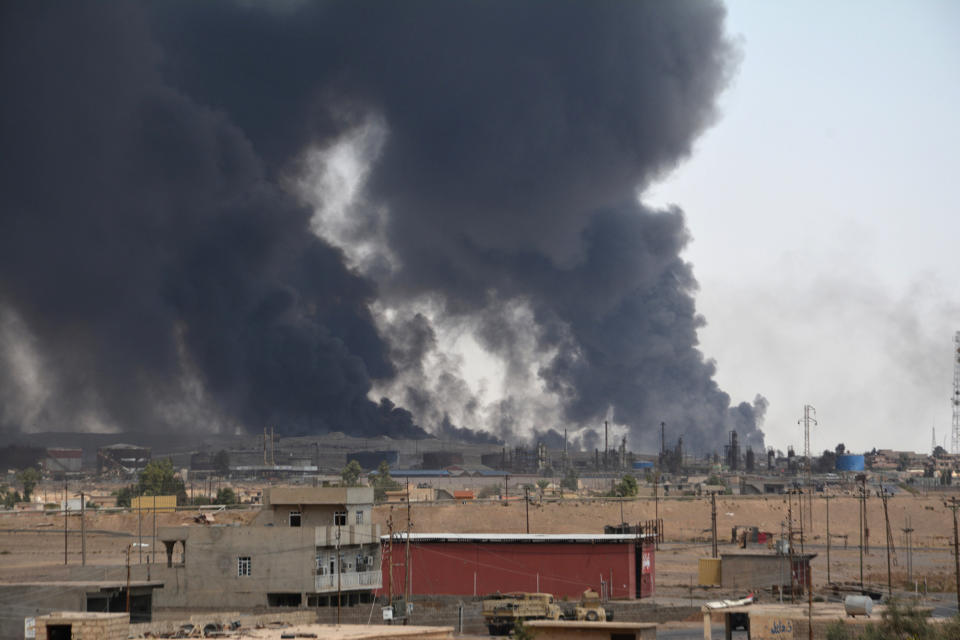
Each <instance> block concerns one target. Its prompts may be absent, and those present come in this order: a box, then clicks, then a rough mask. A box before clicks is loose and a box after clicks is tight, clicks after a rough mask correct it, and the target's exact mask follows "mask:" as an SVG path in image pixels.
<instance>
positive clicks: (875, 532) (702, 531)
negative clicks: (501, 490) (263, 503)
mask: <svg viewBox="0 0 960 640" xmlns="http://www.w3.org/2000/svg"><path fill="white" fill-rule="evenodd" d="M621 506H622V508H623V519H624V520H626V521H627V522H637V521H640V520H647V519H652V518H653V517H654V513H655V510H656V507H655V505H654V501H653V499H647V498H638V499H635V500H625V501H624V502H623V503H622V505H621V504H620V503H619V502H618V501H616V500H599V499H597V500H587V499H584V500H567V501H562V502H549V501H547V502H544V503H543V504H542V505H540V504H531V505H530V506H529V519H530V531H531V532H532V533H587V532H602V531H603V525H604V524H612V523H616V522H619V521H620V519H621V518H620V510H621ZM793 507H794V520H795V522H797V520H798V511H797V505H796V502H794V503H793ZM867 510H868V525H869V528H870V546H871V549H870V554H869V555H866V556H865V558H864V578H865V580H867V581H868V582H875V583H885V582H886V554H885V527H884V520H883V509H882V504H881V502H880V500H879V499H875V498H872V499H870V500H869V501H868V508H867ZM391 512H392V515H393V520H394V525H395V527H397V528H402V526H403V525H402V523H403V522H404V519H405V517H406V509H405V508H404V507H403V506H399V505H397V506H393V507H391V506H389V505H381V506H378V507H376V508H375V510H374V521H375V522H377V523H379V524H380V525H381V527H382V530H383V532H384V533H386V530H387V528H386V521H387V518H388V516H389V515H390V514H391ZM195 513H196V512H195V511H182V512H178V513H173V514H158V515H157V523H156V524H157V526H158V527H161V526H178V525H192V524H193V515H194V514H195ZM254 513H255V511H253V510H249V509H248V510H229V511H224V512H220V513H217V514H216V516H215V517H216V520H217V522H218V523H224V524H226V523H246V522H249V521H250V520H251V519H252V518H253V515H254ZM889 513H890V525H891V529H892V531H893V534H894V538H893V541H894V545H895V548H896V551H897V553H896V556H895V557H896V560H897V566H894V567H893V571H894V580H895V581H899V582H900V583H902V584H903V586H906V584H905V583H906V564H907V562H906V550H905V547H904V545H903V534H902V532H901V529H903V528H904V527H905V525H906V522H907V519H908V518H909V520H910V522H911V524H912V526H913V528H914V529H915V532H914V534H913V545H914V553H913V564H914V577H915V579H917V580H918V581H919V582H920V585H921V588H922V581H923V579H924V578H926V579H927V581H928V586H929V588H930V589H931V590H942V589H951V588H952V585H953V558H952V554H951V552H950V543H951V540H952V531H953V528H952V527H953V521H952V518H951V513H950V510H949V509H947V508H946V507H945V506H944V505H943V498H942V497H936V498H934V497H920V496H911V495H898V496H896V497H893V498H891V499H890V500H889ZM659 514H660V517H661V518H663V520H664V527H665V532H666V538H667V541H668V544H666V545H664V548H663V549H661V551H660V553H659V554H658V557H657V582H658V586H659V587H661V588H662V589H665V588H683V587H688V586H689V585H690V584H691V583H695V582H696V573H697V559H698V558H700V557H706V556H708V555H709V554H710V544H709V535H710V534H709V529H710V502H709V500H707V499H704V498H670V499H666V500H664V499H661V500H660V503H659ZM812 515H813V529H812V535H811V530H809V529H808V530H807V531H806V534H805V548H806V549H807V550H809V551H813V552H815V553H817V554H818V556H817V558H816V559H815V560H814V564H813V566H814V580H815V582H817V583H823V582H825V581H826V577H827V567H826V564H827V563H826V501H825V500H824V499H822V498H817V499H815V500H814V507H813V514H812ZM786 519H787V501H786V498H785V497H784V496H758V497H738V496H721V497H719V498H718V499H717V531H718V538H719V540H720V543H721V547H720V551H721V553H722V552H723V551H724V550H733V549H734V546H733V545H731V544H730V530H731V527H733V526H737V525H740V526H757V527H759V528H760V529H761V530H763V531H772V532H776V533H779V531H780V526H781V522H785V521H786ZM68 521H69V534H68V561H69V563H70V564H71V565H75V564H79V563H80V517H79V514H75V515H71V516H70V517H69V518H68ZM412 521H413V527H414V531H416V532H454V533H456V532H478V533H484V532H524V531H526V526H527V509H526V507H525V505H524V504H523V502H522V501H512V502H510V503H509V505H507V506H504V505H503V503H500V502H492V501H478V502H472V503H467V504H460V503H455V504H451V503H422V504H421V503H414V504H413V505H412ZM63 523H64V518H63V516H62V515H44V514H42V513H4V514H0V580H12V579H27V578H30V577H34V576H37V575H39V574H42V573H48V572H50V571H54V572H55V571H56V570H57V567H62V566H63V557H64V556H63V551H64V534H63ZM197 526H200V525H197ZM86 530H87V565H88V566H96V565H120V564H123V563H124V561H125V556H124V554H125V550H126V548H127V547H128V545H130V543H131V542H136V541H137V540H138V539H139V538H138V519H137V515H136V514H135V513H98V512H95V511H88V513H87V516H86ZM140 531H141V532H142V537H143V541H144V543H146V544H149V543H151V536H152V531H153V516H152V515H150V514H145V515H144V516H143V519H142V521H141V522H140ZM830 531H831V533H832V534H834V535H837V534H839V535H844V534H846V535H847V536H848V544H847V548H846V549H843V541H842V540H840V539H837V538H834V539H833V545H832V547H833V548H832V550H831V567H830V569H831V578H832V579H833V580H834V581H838V580H839V581H853V580H859V552H858V549H857V536H858V517H857V501H856V500H855V499H854V498H851V497H845V496H840V497H835V498H833V499H831V501H830ZM149 553H150V547H144V548H143V562H147V561H148V559H149ZM140 560H141V557H140V552H139V550H137V549H135V550H134V551H133V556H132V562H133V563H134V564H139V562H140ZM158 560H161V561H162V560H163V559H162V558H158Z"/></svg>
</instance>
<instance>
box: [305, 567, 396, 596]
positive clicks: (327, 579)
mask: <svg viewBox="0 0 960 640" xmlns="http://www.w3.org/2000/svg"><path fill="white" fill-rule="evenodd" d="M382 583H383V576H382V574H381V573H380V572H379V571H350V572H347V573H341V574H340V590H341V591H349V590H352V589H379V588H380V587H381V586H382ZM316 587H317V592H318V593H319V592H322V591H336V590H337V574H335V573H334V574H327V575H323V576H317V581H316Z"/></svg>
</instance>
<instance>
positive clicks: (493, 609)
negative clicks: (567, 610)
mask: <svg viewBox="0 0 960 640" xmlns="http://www.w3.org/2000/svg"><path fill="white" fill-rule="evenodd" d="M562 617H563V611H561V609H560V607H558V606H557V605H556V603H554V601H553V596H552V595H550V594H549V593H502V594H501V593H496V594H494V595H490V596H487V597H486V598H484V599H483V619H484V621H485V622H486V624H487V628H488V629H489V630H490V635H493V636H500V635H506V634H508V633H510V632H511V631H512V630H513V627H514V625H516V623H517V621H518V620H519V621H523V622H526V621H527V620H559V619H560V618H562Z"/></svg>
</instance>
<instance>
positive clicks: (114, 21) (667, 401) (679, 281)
mask: <svg viewBox="0 0 960 640" xmlns="http://www.w3.org/2000/svg"><path fill="white" fill-rule="evenodd" d="M4 14H5V15H4V20H3V26H2V27H0V29H2V30H3V31H2V34H3V45H2V46H3V52H4V53H3V62H2V64H3V67H2V73H3V82H4V87H5V95H6V96H13V98H12V99H9V98H5V100H4V101H3V105H2V106H0V109H2V115H3V123H2V124H0V127H2V129H0V132H2V133H0V136H2V137H0V141H2V143H3V148H4V149H5V150H7V152H6V153H5V165H6V170H5V171H4V175H3V177H2V178H0V180H2V181H3V182H2V183H0V184H2V195H3V198H4V205H5V206H4V212H3V215H2V218H0V232H2V239H0V249H2V257H0V304H2V305H4V306H5V307H8V308H10V309H12V310H13V311H14V312H15V313H16V314H17V315H18V317H20V318H22V319H23V322H24V324H25V325H26V326H27V327H28V328H29V330H30V332H31V335H32V336H34V337H35V342H36V345H37V348H36V350H37V352H38V354H39V355H38V357H39V359H40V360H41V361H43V362H56V366H55V367H51V369H54V370H55V371H56V375H52V376H51V377H52V378H54V379H53V380H51V381H50V382H49V384H51V385H53V386H54V388H55V391H56V393H55V396H54V397H55V400H51V401H50V402H49V404H48V406H49V407H50V408H51V409H50V411H51V412H52V413H51V416H62V415H67V414H68V413H69V412H70V411H73V410H74V409H75V408H80V409H82V410H83V411H86V412H90V413H93V414H97V415H100V416H107V417H108V418H109V420H108V421H109V422H111V423H114V424H122V425H124V426H126V427H133V426H140V427H142V428H152V427H154V426H156V425H157V424H158V423H160V424H167V425H169V424H171V423H175V422H176V419H175V417H176V416H179V415H183V414H186V415H191V416H192V415H195V412H194V411H193V410H195V409H196V408H197V406H201V407H206V408H209V407H213V408H214V409H213V413H214V414H215V415H216V418H217V420H219V421H220V423H221V425H222V426H221V428H224V427H225V428H230V427H247V428H250V427H253V428H259V427H260V426H261V425H263V424H265V423H274V422H276V423H280V426H281V427H282V428H284V429H287V430H291V431H297V432H310V431H322V430H328V429H340V430H344V431H348V432H358V433H375V432H383V433H412V432H416V431H417V428H416V427H414V426H413V421H412V418H411V415H410V413H408V412H407V411H406V410H404V409H400V408H398V407H395V406H393V404H392V403H391V402H390V401H387V400H385V401H383V402H381V403H380V405H375V404H374V403H372V402H370V401H369V400H367V394H368V393H369V392H370V389H371V385H372V384H373V383H374V382H376V381H386V382H389V381H391V380H397V378H396V375H397V372H398V371H400V373H401V375H403V374H404V373H405V372H413V373H412V374H411V375H412V376H413V379H416V375H417V373H418V371H420V370H421V369H418V367H419V368H422V366H423V361H424V357H425V355H426V354H427V353H430V352H431V351H433V352H435V351H436V341H435V337H434V335H433V332H434V329H435V328H436V327H432V326H431V321H429V320H427V319H426V318H420V319H417V318H416V317H415V316H414V315H413V314H412V313H411V314H410V316H409V317H408V318H403V319H401V320H400V321H399V322H394V323H393V324H392V325H391V326H392V327H394V328H397V327H399V329H397V331H392V330H391V331H386V330H385V329H383V325H382V324H381V327H378V326H377V324H376V322H375V319H374V317H373V315H372V313H371V311H370V309H371V305H372V304H374V303H375V302H376V303H377V304H379V305H384V306H387V307H396V308H403V306H404V304H405V303H406V302H408V301H411V300H417V299H424V298H429V299H430V300H433V301H435V302H436V303H437V304H438V305H439V307H440V308H441V310H442V313H441V314H440V315H439V316H438V317H436V318H434V319H433V322H434V323H440V324H444V323H457V322H464V321H465V319H470V321H471V322H472V323H474V325H475V326H476V327H477V329H478V330H477V339H478V340H479V341H480V342H481V344H482V346H483V347H484V348H485V349H487V350H489V351H490V352H492V353H495V354H497V355H498V356H499V357H501V358H502V359H503V360H505V361H506V362H507V363H508V366H507V370H508V375H512V376H517V377H518V378H522V377H523V376H525V375H528V374H527V373H525V372H528V371H529V368H530V362H531V357H534V360H535V361H537V362H540V363H541V364H542V366H540V368H539V370H538V371H537V372H536V376H537V378H538V380H539V381H540V383H542V385H543V386H544V387H545V389H546V390H547V391H548V392H550V393H552V394H554V395H555V396H556V397H557V398H559V402H560V406H561V408H562V414H563V416H562V418H563V420H565V421H569V422H570V423H572V424H574V425H590V424H593V425H596V424H597V423H598V422H602V420H603V419H604V418H605V417H607V416H609V418H610V419H611V420H612V421H614V422H616V423H618V424H621V425H624V426H626V427H627V428H628V429H629V442H630V444H631V445H632V446H634V447H637V446H645V445H646V446H649V445H650V444H652V443H655V442H656V441H657V435H656V428H655V427H656V425H659V423H660V422H661V421H666V422H668V424H670V425H671V427H672V428H673V429H674V430H675V432H676V433H678V434H679V433H682V434H684V437H685V438H686V439H690V438H698V439H700V440H702V441H705V442H715V443H718V444H719V443H720V442H722V441H723V439H724V432H725V431H726V430H727V429H729V428H737V429H738V430H740V432H741V439H742V441H743V442H744V443H745V444H754V445H755V446H762V438H763V435H762V432H760V431H759V429H758V423H757V418H758V416H759V415H760V414H761V413H762V407H757V409H756V410H754V409H753V408H752V407H750V405H740V406H739V407H737V408H735V409H733V410H731V407H730V404H731V403H730V398H729V397H728V396H727V395H726V394H725V393H723V392H722V391H721V390H720V389H719V388H718V387H717V385H716V383H715V382H714V380H713V374H714V366H713V364H712V363H711V362H709V361H706V360H705V359H704V357H703V355H702V354H701V353H700V352H699V351H698V349H697V337H696V331H697V329H698V328H699V327H700V326H702V324H703V319H702V318H701V317H700V316H698V315H697V313H696V310H695V306H694V300H693V294H694V292H695V289H696V281H695V279H694V277H693V275H692V272H691V268H690V265H689V264H687V263H685V262H684V261H683V260H682V259H681V258H680V252H681V250H682V249H683V247H684V246H685V244H686V242H687V241H688V234H687V231H686V228H685V225H684V219H683V215H682V212H680V211H679V210H676V209H670V210H662V211H661V210H651V209H649V208H647V207H644V206H642V205H640V204H638V202H637V198H636V194H637V193H638V190H642V189H643V188H644V187H645V186H646V185H649V184H650V183H651V182H652V181H653V180H655V179H656V178H657V177H659V176H661V175H663V174H664V173H665V172H666V171H669V170H670V169H672V168H673V167H674V166H675V165H676V164H677V163H678V162H679V161H681V160H682V159H683V158H685V157H686V156H688V155H689V153H690V152H691V146H692V144H693V141H694V140H695V138H696V137H697V136H698V134H700V133H701V132H702V131H703V130H704V129H705V128H706V127H707V126H709V125H710V124H711V123H712V122H713V121H714V119H715V118H716V109H715V99H716V96H717V94H718V93H719V91H720V90H721V89H722V88H723V86H724V85H725V83H726V81H727V80H728V78H729V75H730V73H731V71H732V67H733V66H734V63H735V57H736V55H735V54H736V52H735V51H734V50H733V49H732V48H731V46H730V44H729V43H728V42H727V40H726V39H725V37H724V33H723V18H724V11H723V9H722V7H721V6H719V5H718V4H715V3H712V2H702V1H696V2H694V1H688V2H684V1H679V2H670V3H660V2H634V3H592V2H590V3H588V2H562V3H556V2H546V1H541V0H536V1H534V0H530V1H526V2H506V1H496V0H495V1H493V2H489V1H486V2H479V1H466V2H456V3H452V2H442V1H439V0H438V1H418V2H409V3H372V2H362V1H359V2H357V1H349V2H348V1H343V2H326V3H295V2H294V3H282V4H279V5H278V4H263V5H257V4H253V3H246V2H236V3H233V2H205V3H192V2H162V3H156V4H148V5H143V6H128V5H120V6H117V5H112V4H111V5H103V4H89V5H87V4H71V5H70V6H69V9H64V8H63V7H61V6H59V5H57V6H52V5H43V4H37V3H31V4H30V5H28V6H14V8H10V7H9V6H5V7H4ZM370 117H376V118H378V119H379V120H380V121H382V122H383V123H384V126H385V128H386V130H387V133H386V138H385V142H384V145H383V148H382V150H381V152H380V154H379V156H378V157H377V158H376V159H375V160H374V161H373V163H372V165H371V167H370V174H369V178H368V180H367V182H366V189H365V202H366V206H365V207H357V208H356V209H354V210H353V211H352V215H354V216H356V219H355V227H354V234H355V237H357V238H360V239H362V238H363V237H364V233H365V231H364V230H365V229H367V230H368V231H367V233H368V235H369V236H370V237H373V236H374V235H375V230H374V226H375V224H374V222H375V220H377V219H381V218H377V217H376V215H374V213H373V212H384V211H385V212H386V214H385V217H383V218H382V220H383V221H384V222H383V224H384V226H383V228H382V229H378V230H376V231H377V233H382V244H381V249H382V251H383V254H384V255H383V256H382V259H378V260H373V261H372V264H375V265H376V267H375V268H370V269H365V270H364V271H363V273H359V272H357V271H355V270H351V269H350V268H347V267H346V266H345V260H344V255H343V254H342V253H341V251H340V250H339V249H337V248H334V247H332V246H330V244H329V243H327V242H324V241H322V240H319V239H318V238H317V237H316V236H315V235H314V234H312V233H311V232H310V216H311V211H310V210H309V209H308V208H306V207H304V206H303V205H302V204H301V202H300V201H299V200H295V199H293V198H292V197H291V196H290V195H289V194H288V192H287V191H286V190H284V189H283V188H282V186H283V185H285V181H286V180H287V179H288V178H289V176H290V174H291V172H295V171H296V170H297V168H298V167H299V166H300V163H301V162H302V159H303V157H304V154H305V153H306V152H307V151H308V150H309V149H311V148H323V147H325V146H326V145H329V144H330V143H331V142H332V141H334V140H336V139H338V137H339V136H342V135H343V134H344V132H346V131H348V130H350V129H351V128H354V127H356V126H358V125H359V124H360V123H362V122H363V121H364V120H365V119H367V118H370ZM377 215H379V214H377ZM377 237H380V236H377ZM388 254H389V259H388ZM517 304H521V305H523V306H524V307H525V308H526V309H528V310H529V313H530V317H529V320H530V321H532V326H530V325H531V322H528V321H527V320H523V321H520V320H518V319H517V318H515V317H510V316H506V315H504V313H503V310H504V309H506V308H509V307H511V306H512V305H517ZM407 321H409V322H410V323H412V324H409V326H407V324H406V323H407ZM395 334H396V335H395ZM520 345H522V346H523V347H524V348H519V346H520ZM184 381H187V382H186V383H185V382H184ZM185 385H186V387H187V388H189V389H190V390H191V391H193V395H192V396H190V397H191V398H193V399H194V400H193V401H192V402H191V403H187V405H188V406H185V407H182V406H179V405H180V404H183V402H184V401H183V396H184V393H183V389H184V386H185ZM443 389H446V390H447V391H444V390H443ZM443 389H440V388H430V389H425V388H422V387H420V386H419V385H417V384H410V385H407V388H406V390H405V391H403V392H402V397H401V398H397V399H398V400H400V401H401V402H403V403H404V404H405V405H407V406H408V407H409V408H410V409H411V410H412V411H413V412H414V414H415V415H417V416H418V417H422V423H423V424H424V425H425V426H428V427H429V428H431V429H432V430H440V429H443V430H444V431H447V432H449V430H450V429H451V428H452V429H457V428H460V427H456V426H454V425H452V424H450V422H449V419H447V420H444V418H445V417H446V412H445V411H443V409H442V408H441V407H442V405H443V403H445V402H449V401H450V398H451V397H454V398H456V402H458V403H467V404H469V403H470V402H475V399H473V398H470V397H469V396H470V394H469V390H467V389H465V386H464V384H463V381H462V379H461V378H460V376H459V374H458V373H457V372H456V368H455V367H451V368H450V371H449V372H448V375H447V378H446V382H445V386H444V387H443ZM457 389H459V391H456V390H457ZM458 393H459V395H457V394H458ZM500 404H501V407H500V409H499V410H498V413H497V418H496V420H495V421H494V422H495V423H496V424H490V425H488V426H487V429H488V430H490V431H492V432H494V433H495V434H497V435H501V436H510V435H512V434H513V433H516V432H518V431H520V430H522V429H523V428H524V418H522V416H524V415H529V412H530V410H531V409H530V406H531V405H529V403H528V398H523V397H519V395H518V396H517V397H507V398H504V399H503V400H502V401H501V403H500ZM171 407H172V408H171ZM171 416H174V418H171ZM51 419H52V418H51ZM443 425H446V426H443ZM537 426H538V428H549V427H551V426H553V427H560V425H543V424H540V425H537Z"/></svg>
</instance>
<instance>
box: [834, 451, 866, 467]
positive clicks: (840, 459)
mask: <svg viewBox="0 0 960 640" xmlns="http://www.w3.org/2000/svg"><path fill="white" fill-rule="evenodd" d="M837 471H863V455H861V454H852V453H847V454H844V455H841V456H837Z"/></svg>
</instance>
